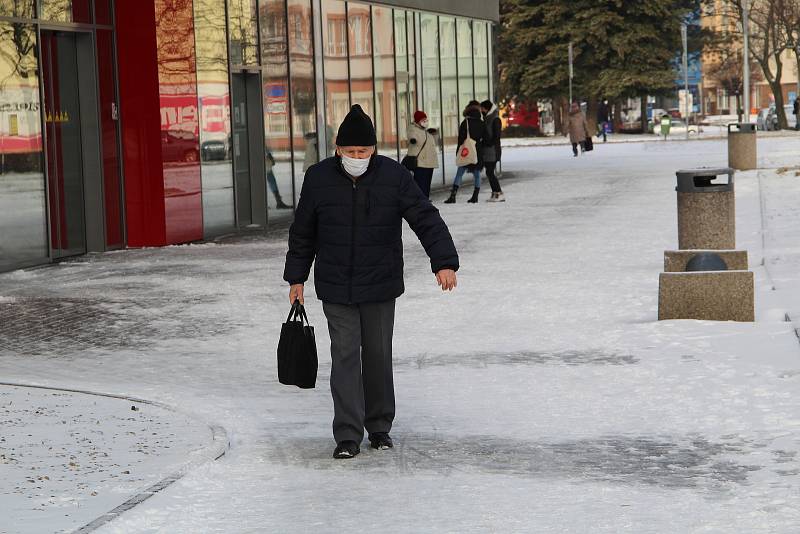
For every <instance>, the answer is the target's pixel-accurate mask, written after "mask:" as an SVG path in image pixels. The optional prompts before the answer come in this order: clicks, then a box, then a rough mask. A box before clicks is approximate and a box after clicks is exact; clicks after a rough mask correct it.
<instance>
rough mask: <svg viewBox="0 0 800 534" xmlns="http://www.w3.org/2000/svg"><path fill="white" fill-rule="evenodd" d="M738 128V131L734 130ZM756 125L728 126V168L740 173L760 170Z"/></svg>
mask: <svg viewBox="0 0 800 534" xmlns="http://www.w3.org/2000/svg"><path fill="white" fill-rule="evenodd" d="M733 128H736V131H734V130H733ZM757 159H758V154H757V143H756V125H755V124H749V123H744V124H736V123H735V124H729V125H728V167H731V168H733V169H736V170H739V171H749V170H752V169H756V168H758V163H757Z"/></svg>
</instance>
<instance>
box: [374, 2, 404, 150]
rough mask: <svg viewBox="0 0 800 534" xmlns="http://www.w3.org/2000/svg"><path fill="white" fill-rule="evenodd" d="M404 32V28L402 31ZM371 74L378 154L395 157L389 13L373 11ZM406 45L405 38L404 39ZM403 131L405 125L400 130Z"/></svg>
mask: <svg viewBox="0 0 800 534" xmlns="http://www.w3.org/2000/svg"><path fill="white" fill-rule="evenodd" d="M403 29H404V30H405V28H403ZM372 34H373V36H374V43H373V49H374V51H373V64H374V67H373V70H374V72H375V131H376V132H377V134H378V150H379V151H380V152H381V153H382V154H384V155H386V156H389V157H391V158H396V157H397V155H398V153H397V131H398V124H397V106H396V99H395V94H396V92H397V90H396V86H395V74H394V51H395V46H394V17H393V15H392V10H391V9H388V8H384V7H377V6H374V7H373V8H372ZM403 37H405V35H404V36H403ZM403 40H404V41H405V38H404V39H403ZM400 127H401V128H402V129H405V127H406V126H405V125H401V126H400Z"/></svg>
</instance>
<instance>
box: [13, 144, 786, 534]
mask: <svg viewBox="0 0 800 534" xmlns="http://www.w3.org/2000/svg"><path fill="white" fill-rule="evenodd" d="M797 145H798V143H797V141H795V140H794V139H791V138H782V139H772V138H770V139H762V141H761V142H760V147H759V149H760V154H762V156H763V158H762V160H763V162H764V163H768V164H770V165H776V166H777V165H786V164H788V162H791V160H792V159H793V158H795V157H796V154H797V153H798V146H797ZM724 162H725V156H724V143H723V142H719V141H704V142H698V143H639V144H614V145H612V144H609V145H605V146H598V147H597V148H596V150H595V151H594V152H593V153H591V154H589V155H588V156H585V157H581V158H572V155H571V151H570V149H569V148H568V147H561V146H559V147H542V148H540V149H537V150H536V151H530V150H524V149H519V150H517V149H509V150H507V151H505V152H504V171H505V172H506V177H505V178H504V184H503V187H504V190H505V191H506V194H507V196H508V198H509V201H508V202H507V203H505V204H502V205H491V204H485V203H482V204H480V205H467V204H466V203H465V201H466V198H467V195H462V197H461V198H460V199H459V201H460V202H459V203H458V204H456V205H455V206H444V205H441V204H439V206H440V208H441V210H442V213H443V214H444V216H445V218H446V219H447V222H448V224H449V225H450V227H451V230H452V232H453V234H454V236H455V239H456V241H457V245H458V247H459V251H460V253H461V258H462V265H463V267H462V269H461V271H460V272H459V288H458V290H457V291H456V292H455V293H453V294H441V293H440V292H437V290H436V287H435V282H434V279H433V276H432V275H431V273H430V270H429V268H428V265H427V261H426V259H425V257H424V253H423V252H422V251H421V250H420V247H419V245H418V244H417V243H416V241H415V240H414V238H413V236H412V235H411V234H410V233H407V234H406V254H407V255H406V272H407V284H406V285H407V288H408V291H407V294H406V295H405V296H404V297H402V298H401V299H400V300H399V301H398V310H397V326H396V335H395V345H394V346H395V358H394V363H395V377H396V382H395V387H396V391H397V399H398V412H397V420H396V424H395V428H394V430H393V433H392V434H393V436H394V438H395V442H396V445H397V447H396V448H395V449H394V450H392V451H381V452H376V451H370V450H365V451H364V452H363V453H362V454H361V455H360V456H359V457H357V458H356V459H355V460H353V461H351V462H334V461H333V460H331V459H330V454H331V452H332V450H333V445H334V444H333V441H332V438H331V436H330V420H331V416H332V407H331V401H330V393H329V391H328V387H327V378H328V371H329V367H330V361H329V357H328V353H327V350H326V346H327V344H328V343H329V339H328V336H327V332H326V328H325V324H324V320H323V315H322V310H321V306H320V305H319V303H318V302H317V301H316V300H315V299H314V297H313V291H310V292H309V293H310V295H309V299H308V308H309V315H310V317H311V320H312V322H313V323H314V324H315V325H316V326H317V340H318V347H319V349H320V356H321V358H320V360H321V361H320V377H319V380H318V388H317V389H316V390H312V391H299V390H296V389H292V388H287V387H284V386H280V385H279V384H278V383H277V380H276V376H275V375H276V370H275V345H276V342H277V335H278V332H279V329H280V323H281V322H282V321H283V320H285V316H286V313H287V311H288V308H287V306H288V304H287V302H286V290H287V288H286V286H285V284H284V283H282V281H281V272H282V265H283V254H284V252H285V235H276V236H273V237H270V238H267V239H263V238H248V239H244V240H240V241H238V242H234V243H228V244H217V245H212V244H208V245H200V246H187V247H170V248H166V249H159V250H144V251H126V252H120V253H115V254H108V255H103V256H98V257H90V258H85V259H82V260H81V261H77V262H72V263H68V264H63V265H60V266H58V267H53V268H49V269H42V270H33V271H24V272H17V273H9V274H6V275H0V296H3V297H6V299H4V300H5V302H4V303H3V304H0V314H3V313H6V314H7V315H4V316H3V318H11V317H19V316H24V317H29V318H31V319H32V320H29V321H26V323H25V324H26V325H27V327H26V328H22V327H19V326H17V327H15V328H14V329H11V330H10V331H9V330H4V329H3V328H2V327H0V345H2V346H3V347H6V348H5V350H2V351H0V375H1V376H3V377H9V378H8V379H9V380H11V379H12V378H13V379H14V380H20V381H26V382H36V383H40V384H50V385H69V386H72V387H81V388H85V389H95V390H102V391H109V392H117V393H120V394H127V395H135V396H139V397H142V398H147V399H151V400H155V401H159V402H164V403H166V404H168V405H172V406H176V407H179V408H180V409H181V410H182V411H186V412H190V413H193V414H195V415H197V416H199V417H201V418H202V419H205V420H210V421H218V422H220V423H222V424H223V425H224V426H225V427H226V428H227V429H228V431H229V432H230V435H231V438H232V449H231V451H230V452H229V454H228V455H226V457H225V458H224V459H222V460H221V461H219V462H214V463H208V464H205V465H204V466H202V467H200V468H198V469H196V470H194V471H192V472H190V473H189V474H188V475H187V476H185V477H184V478H183V479H181V480H180V481H178V482H176V483H175V484H173V485H172V486H170V487H169V488H167V489H166V490H164V491H163V492H161V493H159V494H158V495H156V496H154V497H152V498H151V499H149V500H148V501H146V502H144V503H142V504H141V505H140V506H138V507H136V508H134V509H133V510H131V511H129V512H127V513H126V514H124V515H122V516H121V517H120V518H119V519H118V520H116V521H114V522H112V523H109V524H108V525H106V527H105V528H103V529H102V531H103V532H125V533H127V532H170V533H172V532H175V533H194V532H225V533H238V532H309V531H313V532H342V531H348V530H356V529H358V530H376V529H381V530H387V529H389V530H391V531H393V532H459V533H460V532H609V533H611V532H614V533H616V532H635V533H648V532H665V533H667V532H669V533H671V532H730V531H732V530H735V531H741V532H794V531H796V525H797V524H800V511H799V510H798V507H797V505H796V497H797V495H798V492H800V456H799V455H798V451H800V397H798V393H797V392H798V385H800V348H799V345H798V341H797V339H796V337H795V335H794V333H793V329H792V326H791V325H790V324H789V323H786V322H785V321H784V320H783V318H784V315H785V311H787V310H789V309H790V307H791V303H790V302H788V301H786V300H785V298H784V296H783V294H782V293H781V291H773V290H772V289H771V287H772V284H771V283H770V278H769V275H768V273H767V272H766V271H765V270H764V269H763V268H761V267H760V263H761V252H760V251H761V248H760V247H761V227H760V220H761V201H760V196H759V188H758V176H757V174H756V173H750V174H748V173H743V174H742V175H741V176H740V177H739V178H740V179H739V181H737V200H738V204H737V209H738V219H737V228H738V231H739V243H740V246H742V247H746V248H748V249H749V250H750V253H751V264H752V267H753V269H754V270H755V272H756V276H757V284H758V285H757V301H758V310H757V319H758V320H757V322H756V323H754V324H728V323H699V322H690V321H675V322H664V323H658V322H657V321H656V314H657V290H658V273H659V272H660V271H661V269H662V258H663V251H664V250H665V249H670V248H673V247H674V246H675V244H676V243H677V235H676V221H675V212H676V208H675V191H674V186H675V176H674V172H675V170H677V169H679V168H685V167H693V166H698V165H713V166H717V165H722V164H724ZM768 194H772V193H768ZM774 194H776V195H782V196H785V197H786V198H781V199H779V200H780V202H784V203H785V204H787V205H789V204H791V203H792V202H793V201H794V203H795V204H796V203H798V201H800V190H798V191H796V192H793V191H792V190H785V189H782V188H781V189H776V190H774ZM795 194H796V195H797V197H793V196H792V195H795ZM486 196H487V194H484V198H485V197H486ZM441 200H442V198H439V199H438V201H439V202H441ZM778 211H780V210H778ZM795 239H796V238H794V237H793V236H792V233H791V232H790V231H788V227H787V231H786V232H783V233H782V236H781V240H782V241H781V243H782V246H785V247H786V248H787V249H791V248H793V247H794V248H798V249H800V247H798V246H797V244H796V241H795ZM773 276H775V274H774V273H773ZM776 284H777V282H776ZM787 285H791V284H787ZM48 310H49V311H48ZM36 317H42V318H44V319H43V320H41V321H36V320H33V318H36ZM9 320H10V319H6V321H3V322H0V325H6V324H10V322H8V321H9ZM48 321H54V322H55V324H56V325H57V328H55V329H50V330H48V328H47V327H48V324H47V323H48ZM2 505H3V503H2V502H0V506H2Z"/></svg>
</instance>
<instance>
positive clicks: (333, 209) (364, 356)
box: [284, 105, 458, 458]
mask: <svg viewBox="0 0 800 534" xmlns="http://www.w3.org/2000/svg"><path fill="white" fill-rule="evenodd" d="M376 144H377V139H376V135H375V128H374V126H373V124H372V120H371V119H370V118H369V117H368V116H367V115H366V114H365V113H364V111H363V110H362V109H361V107H360V106H358V105H355V106H353V107H352V108H351V109H350V112H349V113H348V114H347V116H346V117H345V119H344V121H343V122H342V124H341V126H340V127H339V132H338V134H337V137H336V155H335V156H333V157H330V158H328V159H325V160H323V161H321V162H320V163H318V164H316V165H313V166H312V167H310V168H309V169H308V172H307V173H306V176H305V180H304V182H303V188H302V192H301V193H300V200H299V202H298V204H297V212H296V214H295V220H294V223H293V224H292V227H291V229H290V230H289V252H288V253H287V254H286V267H285V270H284V279H285V280H286V281H287V282H289V284H290V289H289V301H290V302H294V301H295V300H296V299H297V300H300V302H301V303H303V302H304V296H303V288H304V283H305V281H306V280H307V279H308V276H309V272H310V270H311V264H312V262H313V263H314V286H315V289H316V292H317V297H318V298H319V299H320V300H322V307H323V310H324V312H325V317H326V318H327V320H328V330H329V332H330V336H331V361H332V363H331V394H332V396H333V408H334V417H333V437H334V439H335V440H336V449H335V450H334V453H333V457H334V458H353V457H355V456H356V455H357V454H358V453H359V452H360V443H361V441H362V439H363V438H364V429H366V431H367V432H368V434H369V441H370V446H371V447H372V448H373V449H379V450H380V449H389V448H391V447H392V439H391V437H390V436H389V432H390V431H391V428H392V422H393V420H394V415H395V401H394V382H393V377H392V334H393V330H394V312H395V299H397V297H399V296H400V295H401V294H402V293H403V291H404V285H403V242H402V229H403V226H402V223H403V219H405V220H406V221H407V222H408V224H409V226H411V229H412V230H413V231H414V232H415V233H416V234H417V237H418V238H419V240H420V241H421V242H422V246H423V247H424V248H425V251H426V252H427V254H428V256H429V257H430V260H431V269H432V271H433V273H434V274H435V275H436V280H437V282H438V284H439V286H440V287H441V288H442V290H443V291H452V290H453V289H454V288H455V287H456V271H457V270H458V253H457V252H456V248H455V245H454V244H453V239H452V237H451V236H450V232H449V230H448V229H447V226H446V225H445V223H444V221H443V220H442V218H441V217H440V215H439V212H438V210H437V209H436V208H435V207H434V206H433V205H432V204H431V203H430V201H429V200H428V199H427V198H426V197H425V195H423V194H422V192H421V191H420V189H419V187H418V186H417V184H416V183H415V182H414V179H413V178H412V176H411V174H410V173H409V172H408V170H406V169H405V167H403V166H402V165H400V164H399V163H397V162H396V161H394V160H392V159H389V158H387V157H384V156H380V155H377V154H375V145H376Z"/></svg>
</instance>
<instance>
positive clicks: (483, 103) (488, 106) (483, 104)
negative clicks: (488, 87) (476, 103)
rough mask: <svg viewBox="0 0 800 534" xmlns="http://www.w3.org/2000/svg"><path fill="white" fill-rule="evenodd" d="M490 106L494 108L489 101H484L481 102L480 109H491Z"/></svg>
mask: <svg viewBox="0 0 800 534" xmlns="http://www.w3.org/2000/svg"><path fill="white" fill-rule="evenodd" d="M492 106H494V104H492V101H491V100H484V101H483V102H481V107H482V108H483V109H492Z"/></svg>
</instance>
